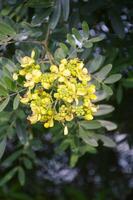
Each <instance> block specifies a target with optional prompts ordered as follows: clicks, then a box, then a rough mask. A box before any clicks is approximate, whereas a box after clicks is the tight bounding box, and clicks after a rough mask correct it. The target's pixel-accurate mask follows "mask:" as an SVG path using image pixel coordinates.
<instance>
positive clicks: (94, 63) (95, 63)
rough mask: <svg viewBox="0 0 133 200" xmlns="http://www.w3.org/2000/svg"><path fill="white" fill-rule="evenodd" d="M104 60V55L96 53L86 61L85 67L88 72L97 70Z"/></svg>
mask: <svg viewBox="0 0 133 200" xmlns="http://www.w3.org/2000/svg"><path fill="white" fill-rule="evenodd" d="M104 60H105V57H104V56H101V55H97V56H96V57H95V58H94V59H93V60H91V61H89V62H88V63H87V67H88V70H89V72H90V73H94V72H95V71H97V70H98V69H99V68H100V67H101V65H102V64H103V62H104Z"/></svg>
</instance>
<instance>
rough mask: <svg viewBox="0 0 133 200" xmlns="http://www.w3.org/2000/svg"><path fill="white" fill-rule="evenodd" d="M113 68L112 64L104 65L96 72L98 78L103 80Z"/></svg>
mask: <svg viewBox="0 0 133 200" xmlns="http://www.w3.org/2000/svg"><path fill="white" fill-rule="evenodd" d="M111 69H112V65H111V64H108V65H106V66H104V67H103V68H102V69H101V70H100V71H99V72H97V73H96V74H95V76H96V78H97V79H98V80H99V81H100V82H101V81H103V80H104V79H105V78H106V76H107V75H108V74H109V72H110V71H111Z"/></svg>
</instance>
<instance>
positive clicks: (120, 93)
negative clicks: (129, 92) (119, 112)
mask: <svg viewBox="0 0 133 200" xmlns="http://www.w3.org/2000/svg"><path fill="white" fill-rule="evenodd" d="M122 97H123V89H122V86H121V84H119V86H118V89H117V91H116V100H117V103H118V104H120V103H121V101H122Z"/></svg>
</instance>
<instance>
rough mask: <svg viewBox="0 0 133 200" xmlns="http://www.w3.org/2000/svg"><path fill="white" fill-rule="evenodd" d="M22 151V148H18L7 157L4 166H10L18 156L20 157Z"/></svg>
mask: <svg viewBox="0 0 133 200" xmlns="http://www.w3.org/2000/svg"><path fill="white" fill-rule="evenodd" d="M21 153H22V150H17V151H16V152H14V153H13V154H11V155H10V156H9V157H7V158H6V159H5V160H4V161H3V162H2V164H1V165H2V166H3V167H9V166H10V165H11V164H12V163H13V162H14V161H15V160H16V159H17V158H18V157H20V155H21Z"/></svg>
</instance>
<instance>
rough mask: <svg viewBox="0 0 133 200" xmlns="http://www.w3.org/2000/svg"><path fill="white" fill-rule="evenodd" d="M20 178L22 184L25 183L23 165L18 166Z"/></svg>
mask: <svg viewBox="0 0 133 200" xmlns="http://www.w3.org/2000/svg"><path fill="white" fill-rule="evenodd" d="M18 180H19V182H20V185H22V186H23V185H24V184H25V171H24V169H23V168H22V167H18Z"/></svg>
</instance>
